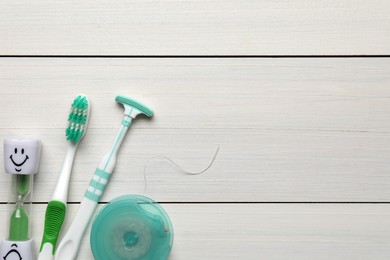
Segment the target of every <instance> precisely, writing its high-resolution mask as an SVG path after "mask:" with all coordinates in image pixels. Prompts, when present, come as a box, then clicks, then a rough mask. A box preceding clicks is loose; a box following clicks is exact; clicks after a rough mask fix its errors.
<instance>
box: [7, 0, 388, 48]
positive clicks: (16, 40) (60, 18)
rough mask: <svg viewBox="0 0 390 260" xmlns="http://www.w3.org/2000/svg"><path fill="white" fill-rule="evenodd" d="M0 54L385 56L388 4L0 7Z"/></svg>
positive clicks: (153, 2)
mask: <svg viewBox="0 0 390 260" xmlns="http://www.w3.org/2000/svg"><path fill="white" fill-rule="evenodd" d="M0 12H1V15H0V35H1V39H0V54H1V55H362V54H363V55H389V54H390V49H389V48H390V47H389V46H390V36H389V33H388V32H389V24H390V3H389V1H386V0H373V1H364V0H344V1H336V2H335V1H322V0H311V1H308V0H293V1H267V0H261V1H240V0H226V1H223V2H221V1H218V0H213V1H199V0H189V1H161V0H148V1H144V0H133V1H123V0H114V1H112V0H111V1H108V0H88V1H83V2H75V1H72V2H68V1H60V2H56V4H53V3H52V2H51V1H48V0H38V1H34V3H31V1H27V0H23V1H14V2H12V1H1V2H0Z"/></svg>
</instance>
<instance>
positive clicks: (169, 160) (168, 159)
mask: <svg viewBox="0 0 390 260" xmlns="http://www.w3.org/2000/svg"><path fill="white" fill-rule="evenodd" d="M219 148H220V145H218V146H217V149H216V150H215V153H214V155H213V158H212V159H211V161H210V162H209V164H208V165H207V166H206V167H205V168H203V169H202V170H200V171H187V170H185V169H184V168H183V167H182V166H180V165H179V164H178V163H176V162H175V161H174V160H172V159H171V158H169V157H167V156H153V157H150V158H149V159H148V160H146V162H145V165H144V191H143V192H142V195H145V193H146V189H147V178H146V170H147V167H148V166H149V165H150V163H151V161H153V160H157V159H163V160H165V161H168V162H170V163H171V165H173V166H175V168H176V169H178V170H179V172H182V173H184V174H187V175H200V174H202V173H205V172H206V171H208V170H209V169H210V168H211V166H213V164H214V162H215V160H216V159H217V155H218V152H219Z"/></svg>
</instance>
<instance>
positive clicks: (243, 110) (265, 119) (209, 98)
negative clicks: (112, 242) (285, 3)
mask: <svg viewBox="0 0 390 260" xmlns="http://www.w3.org/2000/svg"><path fill="white" fill-rule="evenodd" d="M389 65H390V60H388V59H367V58H364V59H346V60H341V61H340V60H339V59H276V60H275V59H238V60H236V59H234V60H229V59H222V60H220V59H217V60H215V59H201V60H194V59H185V60H175V59H173V60H170V59H168V60H165V59H163V60H161V59H146V60H145V59H136V60H134V59H115V60H107V59H92V60H91V59H88V60H84V59H71V60H66V59H65V60H64V59H2V60H0V66H1V70H0V86H1V87H0V92H1V95H0V99H1V102H0V106H1V109H2V110H3V111H8V112H7V113H3V114H2V115H1V117H2V118H1V120H0V127H1V128H2V132H1V137H2V138H4V137H6V136H12V135H23V134H26V135H31V136H37V137H39V138H41V139H42V141H43V144H44V147H43V157H42V166H41V172H40V174H39V175H38V176H37V180H38V182H37V190H39V192H37V193H36V195H35V200H36V201H41V202H43V201H47V200H48V199H49V198H50V197H51V193H52V189H51V188H48V187H53V185H54V183H55V182H56V179H57V173H58V172H59V170H60V167H61V165H62V160H63V157H64V154H65V149H66V145H67V144H66V142H65V135H64V128H65V122H66V119H67V113H68V108H69V106H70V103H71V101H72V100H73V97H74V95H76V94H77V93H78V92H84V93H85V94H87V95H88V96H89V97H90V99H91V103H92V114H91V121H90V125H89V130H88V133H87V136H86V138H85V140H83V143H82V144H81V145H80V147H79V151H78V156H77V158H76V163H75V167H74V173H73V176H72V183H71V187H70V191H71V192H70V195H69V200H70V201H73V202H77V201H80V194H83V192H84V190H85V188H86V186H87V184H88V182H89V179H90V178H91V176H92V175H93V173H94V170H95V167H96V166H97V165H98V163H99V162H100V159H101V157H102V156H103V155H104V154H105V152H106V150H108V149H109V147H110V145H111V143H112V140H113V139H114V137H115V134H116V131H117V128H118V127H119V125H120V121H121V115H122V108H121V107H120V106H119V105H117V104H116V103H115V101H114V97H115V94H119V93H121V94H126V95H129V96H132V97H135V98H138V99H140V100H142V101H143V102H144V103H146V104H148V105H150V106H151V107H152V108H153V109H154V110H155V117H154V119H153V120H146V119H140V120H137V121H136V122H135V124H134V126H133V128H132V129H131V132H130V133H129V136H128V138H127V140H126V141H125V143H124V145H123V149H122V150H121V153H120V156H119V158H118V164H117V169H116V173H115V174H114V176H113V179H112V182H111V183H110V186H109V189H108V191H107V193H106V195H105V196H104V198H103V200H104V201H107V200H110V199H112V198H114V197H116V196H118V195H120V194H123V193H128V192H134V191H136V192H143V189H144V178H143V171H144V165H145V163H146V161H147V160H148V159H149V158H151V157H154V156H168V157H169V158H171V159H173V160H175V161H176V162H177V163H179V164H180V165H181V166H182V167H184V168H185V169H188V170H190V171H196V170H200V169H203V168H204V167H205V166H206V165H207V164H208V163H209V162H210V160H211V158H212V157H213V154H214V152H215V150H216V149H217V147H218V146H220V152H219V154H218V156H217V160H216V161H215V164H214V165H213V166H212V167H211V168H210V170H209V171H208V172H206V173H205V174H203V175H200V176H187V175H185V174H182V173H180V172H179V171H177V170H176V169H175V168H174V167H172V165H170V164H169V163H167V162H166V161H163V160H152V161H150V163H149V164H148V165H147V172H146V177H147V182H148V189H147V192H146V194H147V195H149V196H151V197H153V198H155V199H157V200H158V201H178V202H184V201H186V202H191V201H192V202H200V201H205V202H210V201H211V202H220V201H234V202H248V201H253V202H259V201H260V202H262V201H267V202H275V201H293V202H294V201H306V202H308V201H338V202H343V201H344V202H350V201H355V202H358V201H388V200H389V198H390V182H389V175H388V173H389V172H390V165H389V163H388V161H389V154H390V135H389V132H390V123H389V122H390V121H389V120H387V119H388V118H390V102H389V95H390V88H388V83H389V82H390V76H389V75H390V66H389ZM3 183H4V182H3ZM44 187H46V188H44ZM0 192H1V193H2V195H5V191H0ZM1 197H2V198H4V196H1ZM3 201H4V199H3Z"/></svg>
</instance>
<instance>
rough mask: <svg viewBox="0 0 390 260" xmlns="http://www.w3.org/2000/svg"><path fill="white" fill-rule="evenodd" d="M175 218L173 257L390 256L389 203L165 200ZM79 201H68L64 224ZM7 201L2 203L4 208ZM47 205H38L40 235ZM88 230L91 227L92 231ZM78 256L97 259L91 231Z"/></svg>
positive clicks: (301, 258) (252, 259) (35, 223)
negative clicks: (247, 202) (72, 203)
mask: <svg viewBox="0 0 390 260" xmlns="http://www.w3.org/2000/svg"><path fill="white" fill-rule="evenodd" d="M162 206H163V207H164V208H165V209H166V210H167V212H168V214H169V215H170V218H171V220H172V222H173V224H174V230H175V241H174V246H173V250H172V254H171V256H170V257H169V260H181V259H189V260H192V259H194V260H195V259H200V258H201V259H207V260H212V259H213V260H214V259H215V260H216V259H232V260H233V259H245V260H258V259H267V260H268V259H270V260H272V259H297V260H298V259H299V260H305V259H307V260H311V259H319V260H322V259H323V260H328V259H336V260H337V259H340V260H345V259H354V260H359V259H361V260H366V259H376V260H381V259H388V258H389V256H390V242H389V241H388V237H389V236H390V225H389V224H388V219H389V217H390V209H389V207H388V206H387V205H368V204H365V205H355V204H336V205H329V204H295V205H286V204H207V205H201V204H191V205H188V204H187V205H186V204H180V205H178V204H163V205H162ZM77 207H78V206H77V205H69V207H68V210H69V211H68V218H67V221H66V222H67V223H66V226H65V230H66V228H67V226H68V225H69V223H70V221H71V219H72V218H73V216H74V214H75V211H76V210H77ZM4 208H5V205H0V210H1V211H3V210H4ZM44 210H45V205H34V207H33V212H32V218H31V219H32V220H33V223H32V224H33V238H34V240H35V243H36V248H37V251H38V245H39V243H40V241H41V235H42V227H43V219H44ZM88 234H89V231H88ZM78 259H83V260H88V259H93V257H92V253H91V251H90V246H89V235H87V236H86V237H84V240H83V244H82V247H81V251H80V253H79V257H78Z"/></svg>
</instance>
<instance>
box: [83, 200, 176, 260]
mask: <svg viewBox="0 0 390 260" xmlns="http://www.w3.org/2000/svg"><path fill="white" fill-rule="evenodd" d="M90 243H91V249H92V253H93V256H94V257H95V259H96V260H107V259H118V260H122V259H127V260H150V259H154V260H166V259H167V257H168V255H169V253H170V251H171V248H172V243H173V227H172V223H171V221H170V219H169V217H168V215H167V213H166V212H165V210H164V209H163V208H162V207H161V206H160V205H159V204H158V203H157V202H155V201H153V200H151V199H149V198H147V197H144V196H140V195H125V196H121V197H118V198H116V199H114V200H112V201H110V202H109V203H108V204H107V205H106V206H104V207H103V208H102V209H101V210H100V211H99V212H98V214H97V216H96V218H95V220H94V222H93V225H92V230H91V237H90Z"/></svg>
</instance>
